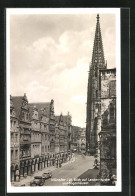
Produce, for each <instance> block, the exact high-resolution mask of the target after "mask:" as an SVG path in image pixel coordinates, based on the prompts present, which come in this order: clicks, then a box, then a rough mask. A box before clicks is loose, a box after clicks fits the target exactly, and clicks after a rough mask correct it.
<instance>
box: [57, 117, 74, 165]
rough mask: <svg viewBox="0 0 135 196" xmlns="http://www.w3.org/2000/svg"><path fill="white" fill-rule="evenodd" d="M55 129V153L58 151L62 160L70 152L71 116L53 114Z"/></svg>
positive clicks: (64, 159)
mask: <svg viewBox="0 0 135 196" xmlns="http://www.w3.org/2000/svg"><path fill="white" fill-rule="evenodd" d="M55 121H56V125H55V131H56V149H55V150H56V153H60V155H61V157H63V159H62V162H63V161H66V159H67V157H68V153H70V141H71V116H70V115H69V113H68V115H64V116H63V115H62V114H61V115H60V116H55Z"/></svg>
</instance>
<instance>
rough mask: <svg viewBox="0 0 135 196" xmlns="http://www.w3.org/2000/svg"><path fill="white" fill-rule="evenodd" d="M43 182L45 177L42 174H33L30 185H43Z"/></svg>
mask: <svg viewBox="0 0 135 196" xmlns="http://www.w3.org/2000/svg"><path fill="white" fill-rule="evenodd" d="M44 183H45V179H43V178H42V176H35V177H34V180H33V181H32V182H30V186H43V185H44Z"/></svg>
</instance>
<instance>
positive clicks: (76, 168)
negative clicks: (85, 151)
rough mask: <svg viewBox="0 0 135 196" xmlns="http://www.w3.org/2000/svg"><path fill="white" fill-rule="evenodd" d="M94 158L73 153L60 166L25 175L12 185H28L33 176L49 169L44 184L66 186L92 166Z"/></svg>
mask: <svg viewBox="0 0 135 196" xmlns="http://www.w3.org/2000/svg"><path fill="white" fill-rule="evenodd" d="M94 159H95V158H94V157H92V156H85V155H78V154H75V155H74V157H73V158H72V159H71V160H70V161H68V162H66V163H63V164H62V167H61V168H56V166H51V167H48V168H45V169H44V170H41V171H38V172H36V173H35V174H34V175H33V176H27V178H24V179H22V180H20V182H13V183H12V185H13V186H22V185H24V184H25V186H30V182H31V181H32V180H33V179H34V176H42V174H43V173H44V172H47V171H48V170H50V171H51V172H52V178H49V179H46V181H45V184H44V186H68V185H69V183H71V182H73V181H76V180H77V178H78V177H79V176H82V175H84V174H85V173H87V171H88V170H90V169H92V168H93V163H94ZM79 178H80V177H79Z"/></svg>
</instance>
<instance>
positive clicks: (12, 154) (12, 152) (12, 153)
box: [11, 150, 14, 161]
mask: <svg viewBox="0 0 135 196" xmlns="http://www.w3.org/2000/svg"><path fill="white" fill-rule="evenodd" d="M13 156H14V151H13V150H11V161H13V158H14V157H13Z"/></svg>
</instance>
